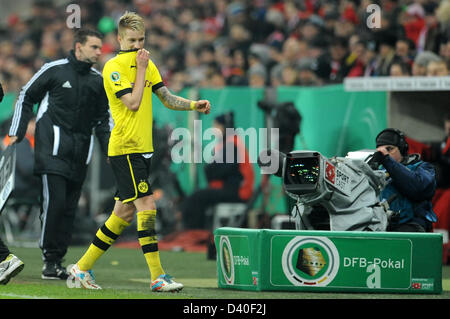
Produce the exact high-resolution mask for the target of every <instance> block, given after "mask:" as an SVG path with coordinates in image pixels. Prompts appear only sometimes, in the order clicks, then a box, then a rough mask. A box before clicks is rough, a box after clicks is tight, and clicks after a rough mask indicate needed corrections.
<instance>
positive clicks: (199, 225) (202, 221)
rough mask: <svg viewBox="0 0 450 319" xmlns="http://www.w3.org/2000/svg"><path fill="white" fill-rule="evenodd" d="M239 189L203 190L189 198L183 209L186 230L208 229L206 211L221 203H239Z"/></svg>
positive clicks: (185, 201)
mask: <svg viewBox="0 0 450 319" xmlns="http://www.w3.org/2000/svg"><path fill="white" fill-rule="evenodd" d="M239 202H242V200H241V199H240V198H239V195H238V191H237V189H227V188H225V189H212V188H207V189H201V190H198V191H196V192H194V193H193V194H191V195H190V196H188V197H187V198H186V199H185V200H184V202H183V204H182V207H181V211H182V215H183V226H184V228H185V229H207V228H208V226H209V225H208V221H207V220H206V210H207V209H208V208H210V207H213V206H214V205H216V204H219V203H239Z"/></svg>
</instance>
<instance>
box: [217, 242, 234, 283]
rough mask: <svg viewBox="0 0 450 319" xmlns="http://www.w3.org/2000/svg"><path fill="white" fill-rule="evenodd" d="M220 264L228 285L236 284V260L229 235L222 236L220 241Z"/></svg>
mask: <svg viewBox="0 0 450 319" xmlns="http://www.w3.org/2000/svg"><path fill="white" fill-rule="evenodd" d="M219 249H220V251H219V255H220V266H221V268H222V274H223V278H224V279H225V281H226V283H227V284H228V285H233V284H234V260H233V250H232V249H231V244H230V239H229V238H228V237H227V236H221V237H220V241H219Z"/></svg>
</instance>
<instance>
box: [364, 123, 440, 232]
mask: <svg viewBox="0 0 450 319" xmlns="http://www.w3.org/2000/svg"><path fill="white" fill-rule="evenodd" d="M376 146H377V152H376V153H375V154H374V155H373V158H372V161H373V162H376V163H379V164H381V165H382V169H384V170H386V175H387V178H388V184H387V186H386V187H385V188H384V189H383V191H382V192H381V195H380V196H381V199H382V200H386V201H387V202H388V203H389V206H390V209H391V210H392V211H393V212H394V214H393V215H392V217H391V219H390V222H389V226H388V229H387V230H388V231H397V232H426V231H431V230H432V223H435V222H436V221H437V217H436V214H435V213H434V212H433V209H432V204H431V199H432V197H433V195H434V192H435V189H436V179H435V172H434V167H433V166H432V165H431V164H430V163H427V162H424V161H422V160H420V156H419V154H412V155H408V143H407V142H406V140H405V136H404V134H403V133H402V132H401V131H399V130H396V129H391V128H388V129H385V130H383V131H381V132H380V133H379V134H378V136H377V137H376Z"/></svg>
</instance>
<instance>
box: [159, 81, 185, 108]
mask: <svg viewBox="0 0 450 319" xmlns="http://www.w3.org/2000/svg"><path fill="white" fill-rule="evenodd" d="M155 93H156V95H157V96H158V97H159V99H160V100H161V102H162V103H163V104H164V105H165V106H166V107H168V108H170V109H173V110H179V111H186V110H190V101H189V100H186V99H184V98H182V97H179V96H176V95H173V94H172V93H170V91H169V89H168V88H167V87H165V86H163V87H161V88H159V89H157V90H156V92H155Z"/></svg>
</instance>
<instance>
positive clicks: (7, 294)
mask: <svg viewBox="0 0 450 319" xmlns="http://www.w3.org/2000/svg"><path fill="white" fill-rule="evenodd" d="M0 296H5V297H13V298H22V299H53V298H50V297H46V296H32V295H18V294H12V293H6V294H5V293H0Z"/></svg>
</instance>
